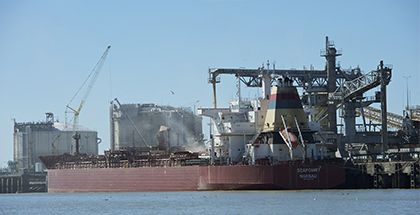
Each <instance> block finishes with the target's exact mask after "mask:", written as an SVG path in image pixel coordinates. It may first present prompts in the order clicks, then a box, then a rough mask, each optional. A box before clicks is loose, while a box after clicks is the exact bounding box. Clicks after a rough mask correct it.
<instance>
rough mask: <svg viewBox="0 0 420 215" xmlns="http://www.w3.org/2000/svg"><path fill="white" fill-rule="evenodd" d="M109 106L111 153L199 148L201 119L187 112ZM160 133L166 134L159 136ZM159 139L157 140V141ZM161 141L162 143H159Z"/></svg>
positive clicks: (183, 110)
mask: <svg viewBox="0 0 420 215" xmlns="http://www.w3.org/2000/svg"><path fill="white" fill-rule="evenodd" d="M116 101H117V103H114V104H111V107H110V124H111V125H110V129H111V132H110V134H111V142H110V144H111V150H112V151H115V150H120V149H123V148H125V147H150V146H158V145H162V143H160V144H158V139H160V142H162V141H164V144H165V146H167V145H169V146H170V147H177V146H179V147H184V148H185V150H191V149H192V147H197V146H202V147H203V149H204V144H203V134H202V117H201V116H197V115H195V114H194V113H193V112H192V110H189V109H188V108H175V107H171V106H158V105H156V104H120V103H119V102H118V100H116ZM159 132H165V134H163V136H162V134H160V135H158V133H159ZM158 136H159V138H158ZM162 138H163V139H162Z"/></svg>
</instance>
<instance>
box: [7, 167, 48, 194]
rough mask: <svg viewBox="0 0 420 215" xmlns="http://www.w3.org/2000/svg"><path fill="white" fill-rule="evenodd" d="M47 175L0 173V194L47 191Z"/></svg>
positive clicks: (24, 170) (42, 173)
mask: <svg viewBox="0 0 420 215" xmlns="http://www.w3.org/2000/svg"><path fill="white" fill-rule="evenodd" d="M46 179H47V173H46V172H30V171H28V170H27V169H23V170H20V171H19V172H16V173H11V172H6V173H3V172H2V173H0V193H30V192H46V191H47V186H46V185H47V182H46Z"/></svg>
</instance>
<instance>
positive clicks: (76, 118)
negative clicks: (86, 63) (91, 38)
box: [66, 46, 111, 153]
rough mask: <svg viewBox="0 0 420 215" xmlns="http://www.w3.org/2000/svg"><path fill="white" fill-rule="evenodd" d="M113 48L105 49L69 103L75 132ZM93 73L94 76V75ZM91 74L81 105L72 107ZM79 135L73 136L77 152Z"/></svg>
mask: <svg viewBox="0 0 420 215" xmlns="http://www.w3.org/2000/svg"><path fill="white" fill-rule="evenodd" d="M110 48H111V46H108V47H107V49H106V50H105V52H104V53H103V55H102V57H101V58H100V59H99V61H98V63H96V65H95V67H94V68H93V70H92V72H91V73H90V74H89V76H88V77H87V78H86V80H85V81H84V82H83V84H82V86H81V87H80V88H79V90H78V91H77V92H76V94H75V95H74V96H73V98H72V99H71V100H70V102H69V103H68V104H67V106H66V107H67V108H68V109H70V110H71V112H72V113H74V117H73V133H75V130H76V125H77V124H78V123H79V114H80V111H81V110H82V108H83V106H84V104H85V103H86V100H87V99H88V97H89V94H90V92H91V91H92V88H93V85H94V84H95V82H96V79H97V78H98V76H99V73H100V71H101V69H102V66H103V65H104V63H105V59H106V57H107V56H108V51H109V49H110ZM92 74H93V76H92ZM90 76H92V78H91V79H90V82H89V86H88V87H87V89H86V92H85V94H84V96H83V98H82V100H81V102H80V105H79V107H78V108H77V109H74V108H72V107H70V106H69V105H70V103H71V102H72V101H73V99H74V98H75V97H76V96H77V94H78V93H79V92H80V90H81V89H82V88H83V86H84V85H85V83H86V82H87V81H88V80H89V78H90ZM71 112H70V113H71ZM66 113H68V111H66ZM78 136H80V135H78V134H77V133H75V135H74V136H73V138H74V139H75V140H76V153H78V146H77V145H78V144H77V143H78Z"/></svg>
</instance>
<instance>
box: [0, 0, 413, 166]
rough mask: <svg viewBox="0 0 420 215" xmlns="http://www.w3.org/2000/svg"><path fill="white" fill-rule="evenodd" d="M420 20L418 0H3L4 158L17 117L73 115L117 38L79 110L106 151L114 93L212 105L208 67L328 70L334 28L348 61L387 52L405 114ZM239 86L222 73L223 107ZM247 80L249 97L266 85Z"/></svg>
mask: <svg viewBox="0 0 420 215" xmlns="http://www.w3.org/2000/svg"><path fill="white" fill-rule="evenodd" d="M419 20H420V16H419V1H418V0H403V1H401V0H392V1H391V0H372V1H365V0H355V1H341V0H340V1H313V0H307V1H264V0H263V1H257V0H242V1H241V0H203V1H200V0H196V1H184V0H181V1H141V0H139V1H128V0H127V1H95V0H92V1H83V0H74V1H55V0H52V1H45V0H39V1H25V0H22V1H12V0H0V29H1V33H0V96H1V98H2V99H1V103H0V104H1V105H0V148H1V149H0V164H1V166H5V164H6V162H7V161H8V160H13V125H14V123H13V121H14V120H16V122H38V121H45V113H46V112H53V113H54V115H55V119H56V120H57V119H58V120H59V121H60V122H65V121H66V118H67V121H69V120H70V119H71V118H72V115H71V114H70V113H67V114H66V113H65V111H66V105H67V104H68V103H69V101H70V100H71V99H72V98H73V96H74V95H75V94H76V92H77V90H78V89H79V88H80V86H81V85H82V83H83V82H84V81H85V79H86V78H87V77H88V75H89V74H90V72H91V71H92V70H93V68H94V67H95V65H96V63H97V62H98V60H99V59H100V57H101V56H102V54H103V53H104V51H105V49H106V47H107V46H109V45H110V46H111V49H110V51H109V54H108V58H107V59H106V61H105V64H104V66H103V68H102V70H101V72H100V74H99V77H98V79H97V80H96V83H95V85H94V86H93V88H92V91H91V93H90V95H89V97H88V99H87V101H86V103H85V105H84V107H83V109H82V110H81V112H80V117H79V124H80V125H82V126H84V127H87V128H89V129H92V130H96V131H98V137H100V138H101V139H102V143H101V144H100V145H99V153H100V154H102V153H103V151H104V150H105V149H109V148H110V144H109V139H110V137H109V130H110V129H109V104H110V101H111V100H112V99H114V98H118V100H119V101H120V102H121V103H155V104H158V105H171V106H174V107H180V106H183V107H191V108H193V107H194V106H195V107H196V108H200V107H203V108H206V107H213V94H212V86H211V85H210V84H208V83H207V79H208V77H209V76H208V70H209V68H240V67H245V68H251V69H255V68H258V67H259V66H261V65H262V64H263V63H264V62H266V61H267V60H270V62H275V64H276V68H277V69H290V68H297V69H302V68H303V66H305V67H306V68H309V67H310V66H311V65H312V66H313V67H314V68H315V69H319V70H322V69H324V67H325V58H323V57H321V56H320V50H321V49H324V48H325V37H326V36H328V37H329V38H330V40H333V41H334V42H335V46H336V48H337V49H341V50H342V53H343V55H342V56H340V57H338V58H337V61H339V62H340V65H341V67H342V68H343V69H348V68H355V67H358V66H359V67H360V68H361V69H362V71H363V72H364V73H367V72H370V71H371V70H375V69H376V68H377V66H378V65H379V62H380V61H381V60H383V61H384V64H391V65H392V66H393V70H392V79H391V83H390V84H389V85H388V88H387V89H388V98H387V100H388V112H392V113H396V114H402V112H403V108H404V107H405V104H406V103H407V100H406V98H407V83H408V90H409V94H408V95H409V101H410V105H419V104H420V84H419V83H420V67H419V62H420V56H419V48H420V43H419V40H420V37H419ZM404 77H410V78H404ZM235 84H236V79H235V78H234V77H233V76H231V75H222V76H221V83H220V84H218V85H217V104H218V106H219V107H227V105H228V102H229V100H230V99H231V98H234V97H235V95H236V87H235ZM241 90H242V97H251V98H253V97H255V95H257V94H258V91H257V89H246V88H245V87H242V89H241ZM376 90H378V89H376ZM376 90H375V89H374V90H372V91H370V92H368V93H367V94H365V95H374V91H376ZM85 91H86V90H83V89H82V91H81V93H79V95H78V97H76V98H75V99H74V100H73V102H72V103H70V106H71V107H73V108H77V107H78V106H79V104H80V102H81V99H82V96H83V94H84V92H85ZM172 92H173V93H172ZM197 101H198V102H197ZM208 122H209V119H208V118H203V132H204V133H205V138H208V130H209V128H208V126H207V125H206V124H207V123H208Z"/></svg>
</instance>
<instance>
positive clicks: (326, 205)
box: [0, 189, 420, 215]
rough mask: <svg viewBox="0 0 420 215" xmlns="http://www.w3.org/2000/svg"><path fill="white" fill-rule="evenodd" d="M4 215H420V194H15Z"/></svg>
mask: <svg viewBox="0 0 420 215" xmlns="http://www.w3.org/2000/svg"><path fill="white" fill-rule="evenodd" d="M0 214H199V215H203V214H323V215H324V214H420V190H419V189H410V190H408V189H407V190H403V189H389V190H303V191H196V192H134V193H17V194H1V195H0Z"/></svg>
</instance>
